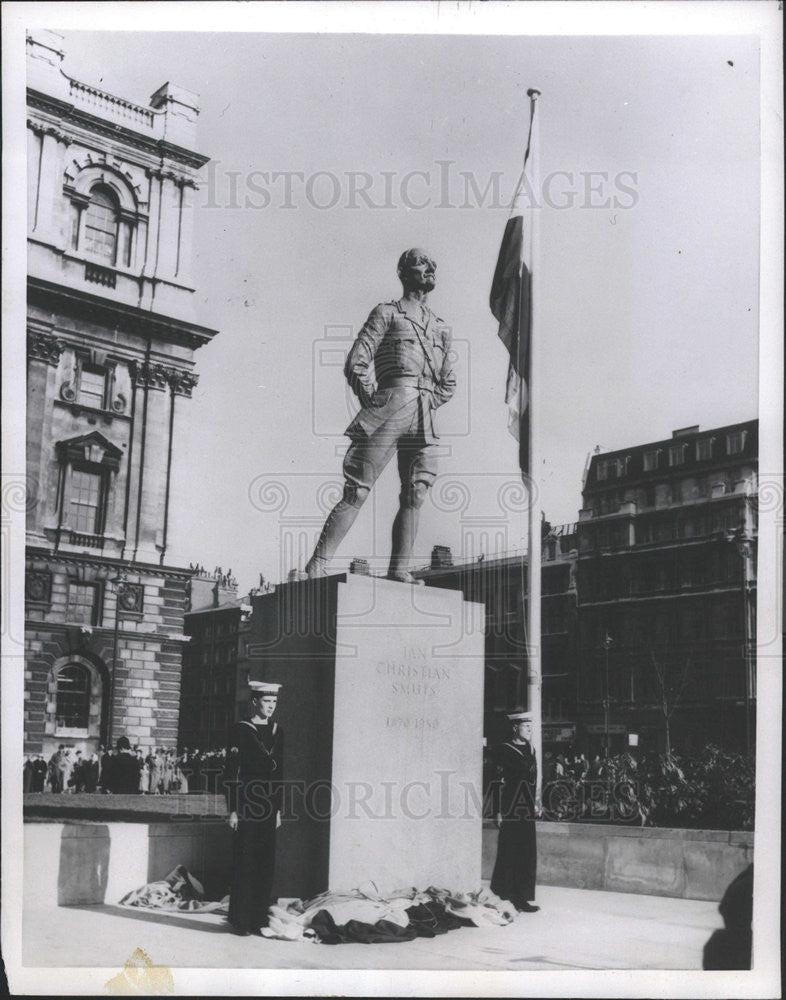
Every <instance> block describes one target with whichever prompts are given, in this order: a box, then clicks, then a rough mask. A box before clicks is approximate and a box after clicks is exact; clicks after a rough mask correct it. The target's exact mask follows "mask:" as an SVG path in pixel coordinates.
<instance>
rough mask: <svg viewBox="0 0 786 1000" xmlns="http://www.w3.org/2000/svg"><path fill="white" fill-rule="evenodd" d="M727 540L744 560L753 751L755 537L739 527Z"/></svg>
mask: <svg viewBox="0 0 786 1000" xmlns="http://www.w3.org/2000/svg"><path fill="white" fill-rule="evenodd" d="M725 541H726V542H728V543H729V544H733V545H734V546H735V547H736V549H737V552H738V553H739V555H740V558H741V560H742V628H743V638H742V642H743V646H742V650H743V662H744V664H745V750H746V753H747V754H748V756H750V752H751V742H752V737H753V733H752V730H753V726H752V725H751V705H752V703H753V692H754V690H755V679H754V657H753V654H752V650H751V645H752V641H753V621H752V617H753V614H752V613H753V601H752V592H753V539H752V538H751V537H750V536H749V535H746V534H745V531H744V529H743V528H737V529H736V530H734V531H731V532H729V533H728V534H726V536H725Z"/></svg>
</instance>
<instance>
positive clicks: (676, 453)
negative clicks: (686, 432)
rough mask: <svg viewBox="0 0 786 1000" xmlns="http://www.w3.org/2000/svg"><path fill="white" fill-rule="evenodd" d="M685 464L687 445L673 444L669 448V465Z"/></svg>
mask: <svg viewBox="0 0 786 1000" xmlns="http://www.w3.org/2000/svg"><path fill="white" fill-rule="evenodd" d="M684 462H685V445H684V444H673V445H672V446H671V447H670V448H669V465H682V464H683V463H684Z"/></svg>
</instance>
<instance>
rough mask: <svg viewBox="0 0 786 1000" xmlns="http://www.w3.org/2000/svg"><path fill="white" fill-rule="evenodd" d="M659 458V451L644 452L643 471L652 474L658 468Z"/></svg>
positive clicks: (657, 449)
mask: <svg viewBox="0 0 786 1000" xmlns="http://www.w3.org/2000/svg"><path fill="white" fill-rule="evenodd" d="M659 456H660V449H659V448H656V449H655V450H654V451H645V452H644V471H645V472H654V471H655V470H656V469H657V468H658V458H659Z"/></svg>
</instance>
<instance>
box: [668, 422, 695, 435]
mask: <svg viewBox="0 0 786 1000" xmlns="http://www.w3.org/2000/svg"><path fill="white" fill-rule="evenodd" d="M698 431H699V425H698V424H693V426H692V427H680V428H679V430H676V431H672V432H671V436H672V438H681V437H687V436H688V435H689V434H697V433H698Z"/></svg>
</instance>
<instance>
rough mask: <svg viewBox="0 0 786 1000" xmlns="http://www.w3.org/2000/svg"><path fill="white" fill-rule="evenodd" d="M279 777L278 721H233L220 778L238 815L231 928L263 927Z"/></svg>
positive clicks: (231, 808) (281, 767)
mask: <svg viewBox="0 0 786 1000" xmlns="http://www.w3.org/2000/svg"><path fill="white" fill-rule="evenodd" d="M283 778H284V734H283V732H282V730H281V727H280V726H279V725H278V723H276V722H268V723H267V724H266V725H264V724H255V723H253V722H237V723H235V725H234V726H233V727H232V729H231V731H230V736H229V746H228V750H227V764H226V770H225V778H224V781H225V790H226V799H227V808H228V809H229V812H236V813H237V815H238V826H237V830H236V831H235V833H234V835H233V836H234V846H233V852H234V853H233V872H232V887H231V890H230V896H229V922H230V923H231V924H232V926H233V927H234V928H235V930H237V931H251V932H254V931H256V930H258V929H259V928H260V927H265V926H267V922H268V908H269V907H270V903H271V898H270V892H271V889H272V886H273V871H274V866H275V853H276V814H277V812H278V811H279V810H280V809H281V804H282V797H283Z"/></svg>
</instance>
